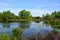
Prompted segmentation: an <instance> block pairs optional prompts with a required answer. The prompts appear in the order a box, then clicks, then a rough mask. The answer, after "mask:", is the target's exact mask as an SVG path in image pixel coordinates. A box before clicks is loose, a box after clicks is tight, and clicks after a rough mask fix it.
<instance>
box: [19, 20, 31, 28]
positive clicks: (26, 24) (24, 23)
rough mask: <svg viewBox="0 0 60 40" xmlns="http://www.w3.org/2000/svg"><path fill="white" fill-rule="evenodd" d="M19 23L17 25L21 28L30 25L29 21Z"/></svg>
mask: <svg viewBox="0 0 60 40" xmlns="http://www.w3.org/2000/svg"><path fill="white" fill-rule="evenodd" d="M19 24H20V25H19V27H20V28H22V29H26V28H29V27H30V24H31V22H26V21H25V22H20V23H19Z"/></svg>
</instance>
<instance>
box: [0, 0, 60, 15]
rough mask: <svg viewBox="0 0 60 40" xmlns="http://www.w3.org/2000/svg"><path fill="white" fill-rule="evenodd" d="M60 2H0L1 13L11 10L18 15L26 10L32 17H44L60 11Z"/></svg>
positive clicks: (34, 0) (48, 0)
mask: <svg viewBox="0 0 60 40" xmlns="http://www.w3.org/2000/svg"><path fill="white" fill-rule="evenodd" d="M59 7H60V0H0V12H2V11H5V10H10V11H11V12H13V13H15V15H18V12H19V11H21V10H23V9H26V10H29V11H30V12H31V14H32V16H42V15H43V14H46V13H50V14H51V12H53V11H60V8H59Z"/></svg>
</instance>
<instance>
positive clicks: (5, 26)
mask: <svg viewBox="0 0 60 40" xmlns="http://www.w3.org/2000/svg"><path fill="white" fill-rule="evenodd" d="M14 28H22V30H24V32H23V34H22V37H30V36H31V35H36V34H37V33H39V34H40V35H41V36H44V35H48V33H49V32H51V31H52V30H53V29H54V28H53V27H52V25H47V24H46V23H44V22H43V21H41V22H39V23H37V22H34V21H31V22H29V23H26V22H9V23H2V22H0V34H1V33H7V34H12V30H13V29H14ZM55 29H57V28H55ZM57 30H58V35H60V29H57Z"/></svg>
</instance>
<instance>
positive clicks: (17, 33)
mask: <svg viewBox="0 0 60 40" xmlns="http://www.w3.org/2000/svg"><path fill="white" fill-rule="evenodd" d="M12 32H13V36H14V38H17V39H18V40H19V39H21V35H22V32H23V31H22V30H21V29H19V28H15V29H13V31H12Z"/></svg>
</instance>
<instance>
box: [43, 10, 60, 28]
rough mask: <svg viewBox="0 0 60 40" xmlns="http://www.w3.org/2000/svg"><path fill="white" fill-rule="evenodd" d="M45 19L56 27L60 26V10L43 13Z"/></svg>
mask: <svg viewBox="0 0 60 40" xmlns="http://www.w3.org/2000/svg"><path fill="white" fill-rule="evenodd" d="M43 21H44V22H45V23H46V24H50V25H52V26H53V27H54V28H60V11H54V12H52V13H51V14H48V13H47V14H46V15H43Z"/></svg>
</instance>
